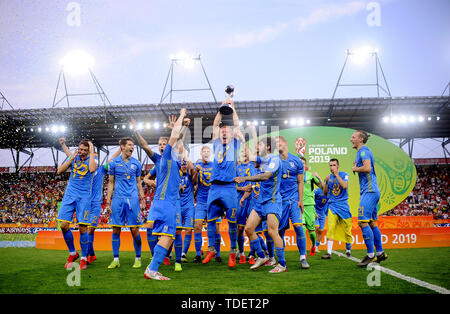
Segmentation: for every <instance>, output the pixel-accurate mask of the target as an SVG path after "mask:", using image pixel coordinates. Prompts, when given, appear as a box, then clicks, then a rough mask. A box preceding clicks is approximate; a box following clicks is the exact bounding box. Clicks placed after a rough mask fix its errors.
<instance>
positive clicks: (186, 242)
mask: <svg viewBox="0 0 450 314" xmlns="http://www.w3.org/2000/svg"><path fill="white" fill-rule="evenodd" d="M191 241H192V232H191V231H190V230H189V231H187V233H186V232H185V233H184V244H183V254H185V255H186V254H187V252H188V251H189V247H190V246H191Z"/></svg>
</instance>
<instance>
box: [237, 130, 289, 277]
mask: <svg viewBox="0 0 450 314" xmlns="http://www.w3.org/2000/svg"><path fill="white" fill-rule="evenodd" d="M274 144H275V143H273V141H272V139H271V138H270V137H267V138H265V139H263V140H261V141H259V143H258V152H259V154H260V156H263V157H260V156H258V157H257V160H256V162H257V163H259V164H261V165H262V171H263V173H262V174H259V175H254V176H251V177H236V178H235V182H236V183H242V182H246V181H251V182H260V193H259V197H258V203H257V206H256V208H255V209H253V210H252V211H251V213H250V216H249V217H248V219H247V224H246V226H245V233H246V234H247V236H248V238H249V240H250V246H251V247H252V249H254V250H255V252H256V254H257V255H258V258H257V259H256V261H255V264H254V265H252V266H251V267H250V269H252V270H255V269H258V268H259V267H261V266H262V265H264V264H265V263H266V261H267V258H266V257H265V254H264V252H263V250H262V248H261V245H260V242H259V239H258V237H257V235H256V233H255V229H256V227H257V226H258V225H259V224H260V223H261V221H263V220H267V228H268V232H269V235H270V237H271V238H272V240H273V243H274V247H275V253H276V255H277V257H278V264H277V265H276V266H275V267H274V268H273V269H272V270H270V271H269V273H280V272H285V271H286V270H287V268H286V260H285V257H284V245H283V240H282V239H281V237H280V234H279V232H278V227H279V221H280V219H281V215H282V204H281V194H280V183H281V166H280V156H278V155H273V154H272V153H271V151H272V147H275V146H274Z"/></svg>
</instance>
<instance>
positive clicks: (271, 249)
mask: <svg viewBox="0 0 450 314" xmlns="http://www.w3.org/2000/svg"><path fill="white" fill-rule="evenodd" d="M264 236H265V237H266V245H267V251H268V252H269V257H270V258H272V257H274V256H275V248H274V246H273V240H272V238H271V237H270V235H269V232H268V231H265V232H264Z"/></svg>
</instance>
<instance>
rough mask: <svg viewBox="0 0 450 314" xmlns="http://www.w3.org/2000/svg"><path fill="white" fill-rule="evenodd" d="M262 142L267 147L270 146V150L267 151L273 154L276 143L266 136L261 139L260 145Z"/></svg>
mask: <svg viewBox="0 0 450 314" xmlns="http://www.w3.org/2000/svg"><path fill="white" fill-rule="evenodd" d="M261 142H263V143H265V144H266V146H269V147H270V149H267V150H268V151H270V152H272V147H274V146H273V145H272V144H273V143H275V142H274V140H273V139H272V138H271V137H270V136H266V137H264V138H262V139H260V140H259V142H258V143H261Z"/></svg>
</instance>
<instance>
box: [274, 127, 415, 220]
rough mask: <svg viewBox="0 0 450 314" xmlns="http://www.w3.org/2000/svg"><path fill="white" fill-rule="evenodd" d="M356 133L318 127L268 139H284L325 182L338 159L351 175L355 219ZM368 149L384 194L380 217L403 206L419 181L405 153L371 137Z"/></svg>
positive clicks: (386, 142)
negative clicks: (354, 144) (334, 160)
mask: <svg viewBox="0 0 450 314" xmlns="http://www.w3.org/2000/svg"><path fill="white" fill-rule="evenodd" d="M353 132H355V130H353V129H346V128H338V127H322V126H317V127H300V128H290V129H284V130H281V131H279V132H277V133H270V134H268V135H270V136H276V135H277V134H279V135H281V136H284V137H285V138H286V140H287V141H288V145H289V152H290V153H292V154H294V155H297V156H304V157H305V158H306V159H307V163H308V167H309V171H315V172H317V173H318V174H319V175H320V177H321V178H322V180H325V178H326V176H327V175H328V174H330V169H329V166H328V161H329V160H330V159H331V158H337V159H338V160H339V165H340V167H339V170H340V171H344V172H347V173H348V174H349V178H350V179H349V190H348V192H349V205H350V208H351V212H352V215H353V216H357V214H358V204H359V178H358V174H353V172H352V170H351V168H352V166H353V163H354V162H355V158H356V150H355V149H353V148H352V143H351V142H350V138H351V136H352V134H353ZM366 145H367V147H369V148H370V150H371V151H372V153H373V155H374V157H375V172H376V174H377V179H378V186H379V188H380V192H381V194H380V202H379V204H378V206H379V208H378V214H381V213H383V212H386V211H388V210H390V209H392V208H394V207H395V206H396V205H397V204H399V203H401V202H402V201H403V200H404V199H405V198H406V197H407V196H408V195H409V193H410V192H411V191H412V189H413V188H414V186H415V184H416V179H417V173H416V167H415V166H414V162H413V161H412V160H411V158H409V156H408V155H407V154H406V153H405V152H404V151H403V150H402V149H400V148H399V147H397V146H396V145H394V144H392V143H391V142H389V141H388V140H386V139H384V138H382V137H379V136H376V135H374V134H371V136H370V137H369V140H368V142H367V144H366Z"/></svg>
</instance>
